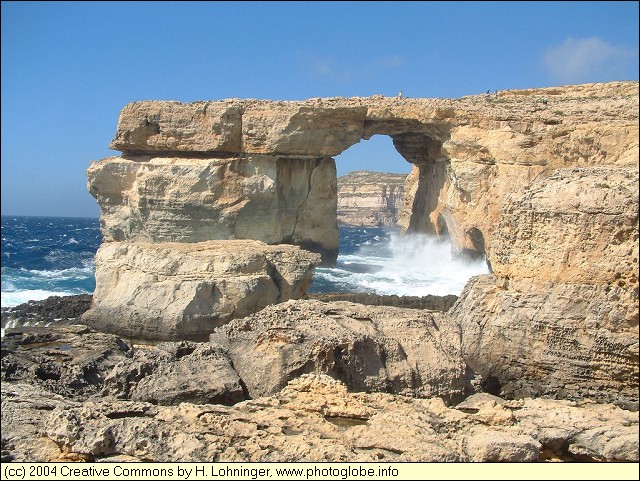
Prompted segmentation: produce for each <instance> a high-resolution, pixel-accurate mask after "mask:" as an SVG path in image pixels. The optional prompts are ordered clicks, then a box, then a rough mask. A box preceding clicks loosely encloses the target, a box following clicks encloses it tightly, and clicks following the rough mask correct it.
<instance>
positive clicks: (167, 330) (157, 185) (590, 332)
mask: <svg viewBox="0 0 640 481" xmlns="http://www.w3.org/2000/svg"><path fill="white" fill-rule="evenodd" d="M638 131H639V129H638V83H637V82H613V83H608V84H586V85H578V86H565V87H554V88H546V89H530V90H517V91H516V90H513V91H503V92H499V93H496V94H492V95H489V96H486V95H476V96H469V97H463V98H461V99H396V98H384V97H381V96H375V97H367V98H350V99H344V98H330V99H309V100H305V101H295V102H273V101H260V100H252V99H247V100H240V99H228V100H220V101H210V102H196V103H191V104H181V103H177V102H138V103H134V104H130V105H128V106H126V107H125V109H124V110H123V112H122V114H121V117H120V120H119V124H118V129H117V132H116V137H115V139H114V141H113V143H112V146H113V147H114V148H117V149H120V150H122V152H123V156H122V157H117V158H116V157H113V158H108V159H103V160H101V161H99V162H97V163H95V164H93V165H92V167H91V168H90V169H89V188H90V190H91V192H92V193H93V194H94V195H95V196H96V198H97V199H98V202H99V203H100V206H101V215H102V222H101V226H102V231H103V234H104V237H105V240H106V241H107V242H108V243H112V244H113V246H109V247H105V249H104V250H102V252H103V253H104V254H101V257H99V262H98V270H99V271H100V272H99V273H98V276H99V278H103V279H104V280H105V282H102V281H100V282H99V284H100V285H104V286H105V287H104V288H102V287H100V286H99V288H98V289H97V290H96V294H95V298H94V307H93V309H92V311H90V313H88V314H87V315H86V316H87V321H88V322H93V323H94V325H98V326H101V328H106V329H109V330H111V331H114V332H123V333H127V334H128V335H131V336H155V337H158V336H166V338H173V339H185V338H189V337H194V338H195V337H198V336H202V335H204V334H205V333H206V332H209V331H211V330H212V329H213V328H214V327H217V326H219V325H220V324H222V323H224V322H227V321H228V320H230V319H231V318H232V317H241V316H244V315H248V314H251V313H254V312H256V311H257V310H259V309H260V308H262V307H265V306H266V305H267V304H270V303H273V302H277V301H283V300H285V299H287V298H289V297H300V296H302V295H303V294H304V288H300V289H296V290H295V293H294V294H293V295H291V296H289V297H287V296H284V295H282V294H281V292H280V291H281V289H280V288H279V286H280V285H281V284H279V281H278V282H276V281H274V280H273V275H272V274H273V273H274V272H275V271H278V269H272V268H269V269H266V270H264V269H262V268H260V269H258V270H252V269H253V268H252V269H249V270H248V271H247V272H244V271H240V270H236V271H233V276H232V277H233V279H232V277H228V276H227V274H226V273H222V272H221V271H219V270H217V268H216V269H213V268H212V269H211V270H209V271H207V272H206V275H205V274H203V275H204V277H202V278H199V279H197V280H195V281H194V278H193V277H190V275H188V274H187V271H184V272H183V274H181V276H183V277H181V278H179V279H178V277H180V276H177V277H176V276H174V274H173V271H172V269H173V267H171V268H169V267H170V266H169V264H171V262H168V263H165V262H158V260H157V259H156V257H167V258H170V259H172V258H175V259H176V262H177V263H184V264H185V265H189V266H193V263H190V261H189V258H190V257H192V256H193V255H194V254H193V253H192V251H193V252H196V251H197V250H198V249H199V248H198V247H184V248H178V247H173V245H174V244H170V245H168V244H167V245H165V243H168V242H174V243H176V244H175V246H178V245H182V246H197V245H198V244H199V243H201V242H202V243H206V242H210V241H213V240H223V239H224V240H227V239H257V240H260V241H263V242H266V243H268V244H271V245H275V244H297V245H299V246H302V247H303V248H305V249H308V250H311V251H315V252H317V253H320V254H321V255H322V256H323V259H324V261H325V262H331V261H332V260H334V259H335V257H336V254H337V248H338V237H337V222H336V208H337V207H336V206H337V202H336V179H335V165H334V161H333V159H332V158H331V156H333V155H337V154H338V153H340V152H342V151H343V150H345V149H347V148H348V147H349V146H350V145H353V144H355V143H357V142H358V141H359V140H360V139H367V138H370V137H371V136H372V135H376V134H381V135H388V136H390V137H391V138H392V140H393V143H394V146H395V147H396V149H397V150H398V152H399V153H400V154H401V155H402V156H403V157H404V158H405V159H406V160H407V161H408V162H411V163H412V164H414V168H413V172H412V173H411V174H410V175H409V176H408V178H407V183H406V186H405V199H404V205H405V208H404V209H403V212H402V213H401V215H399V223H400V224H401V225H402V226H403V227H404V228H405V229H406V230H407V231H414V232H427V233H434V234H438V235H442V234H447V235H448V236H449V237H450V239H451V242H452V245H453V247H454V249H455V250H457V251H461V252H464V253H467V254H472V255H473V254H475V255H486V256H487V259H488V261H489V263H490V265H491V268H492V271H493V273H494V274H495V277H489V278H483V279H481V280H477V281H476V282H474V283H473V284H471V285H470V286H468V288H467V290H466V291H465V294H464V295H463V296H462V297H461V298H460V300H459V301H458V304H457V305H456V307H455V308H454V309H453V310H452V311H451V312H450V314H451V315H452V316H453V317H454V318H455V319H456V320H457V322H459V323H460V326H461V327H460V332H461V333H462V338H463V341H462V342H463V354H464V356H465V359H466V361H467V362H468V363H469V365H470V366H471V367H472V368H473V369H474V370H475V371H476V372H477V373H479V374H480V375H481V376H483V378H484V382H485V383H488V384H487V385H489V384H492V383H493V384H495V386H497V387H496V389H497V390H498V392H499V391H500V388H499V387H500V386H501V388H502V390H503V391H504V393H505V395H509V396H520V395H527V394H536V395H537V394H543V393H544V394H547V395H552V396H555V397H567V398H574V397H581V396H594V397H595V398H597V399H599V400H603V401H611V402H618V403H620V404H622V405H626V406H630V407H633V406H635V405H637V401H638V397H637V392H636V393H635V394H634V390H635V389H636V388H637V366H636V367H634V365H635V363H636V360H637V355H638V352H637V351H638V350H637V337H638V331H637V329H638V293H637V290H638V281H637V270H638V245H637V241H638V238H637V235H638V234H637V233H638V209H637V207H638V197H637V188H636V185H637V180H638V176H637V169H638ZM136 246H137V247H136ZM190 249H192V250H190ZM261 249H262V248H259V249H258V250H257V252H263V251H262V250H261ZM127 250H130V251H131V252H136V253H137V254H136V256H137V257H136V258H138V259H145V260H144V262H142V261H140V262H137V263H136V262H134V259H133V258H131V259H129V258H128V257H127V256H125V255H124V254H122V252H124V251H127ZM174 251H175V252H180V254H173V253H172V254H168V253H169V252H174ZM145 252H147V254H145ZM107 253H108V255H107ZM121 255H122V256H123V257H122V260H123V261H122V263H121V264H118V263H119V262H120V261H119V260H117V259H118V257H119V256H121ZM208 255H209V254H206V255H205V257H206V256H208ZM234 255H235V254H234ZM243 255H249V254H248V253H247V252H243ZM257 255H258V256H259V257H260V256H262V257H261V258H264V256H263V254H257ZM416 255H419V253H416ZM112 256H113V257H114V261H113V263H112V264H110V261H109V258H110V257H112ZM176 256H177V257H176ZM125 258H126V262H124V259H125ZM241 258H242V256H240V258H238V260H237V262H238V264H243V262H244V261H242V260H241ZM101 259H102V260H101ZM177 259H179V262H178V261H177ZM233 262H236V260H234V261H233ZM146 264H148V265H146ZM165 264H166V265H165ZM205 264H206V262H205ZM267 264H269V263H267V262H266V261H264V262H262V264H261V265H264V266H267ZM312 264H313V262H312V261H311V260H305V261H303V262H301V266H302V267H304V269H307V270H306V271H305V273H303V272H302V270H304V269H302V270H301V271H299V273H298V274H297V275H296V276H297V277H296V276H294V277H295V278H296V279H298V280H296V281H291V282H293V284H292V285H294V284H295V283H296V282H298V281H299V280H300V279H307V278H308V276H309V275H310V274H309V270H308V269H310V267H311V266H312ZM101 265H103V266H105V267H104V271H101V269H103V268H102V267H100V266H101ZM129 265H132V266H134V268H132V269H130V268H129V267H128V266H129ZM176 265H177V264H176ZM106 266H110V267H106ZM190 269H192V270H193V269H195V270H196V271H197V272H203V271H202V270H198V269H197V268H196V267H195V266H194V267H193V268H192V267H190ZM109 272H111V273H113V274H115V273H118V274H117V275H118V276H121V277H122V278H123V279H125V278H127V282H126V283H125V282H123V283H121V285H122V286H124V285H125V284H129V285H130V286H135V287H134V289H133V290H132V291H128V292H126V293H125V292H124V291H120V290H119V289H121V288H120V287H118V288H116V286H117V284H118V282H117V279H116V276H115V275H113V276H112V274H109ZM278 272H279V271H278ZM110 276H111V277H110ZM252 276H254V277H252ZM255 276H257V277H259V278H260V279H262V280H260V281H258V280H256V279H255ZM276 277H278V276H276ZM279 278H280V277H278V279H279ZM176 279H177V280H176ZM248 279H252V280H251V282H249V281H248ZM193 282H195V283H193ZM287 282H289V281H287ZM178 284H179V285H180V286H183V287H184V288H182V287H181V289H180V290H176V289H175V287H176V285H178ZM219 284H223V285H224V286H225V287H224V289H222V288H219V289H221V290H220V292H221V293H222V294H220V295H218V294H216V295H217V296H218V297H216V295H213V294H211V293H212V286H213V285H216V286H218V285H219ZM302 284H304V282H302ZM296 285H297V284H296ZM107 286H110V287H107ZM227 288H228V289H229V291H228V293H227V291H226V290H225V289H227ZM258 292H259V294H258ZM115 293H117V295H116V294H115ZM203 293H204V294H203ZM122 299H125V302H122ZM168 300H175V301H176V302H169V301H168ZM126 303H129V304H130V305H126ZM92 315H93V316H97V317H94V318H93V321H92V320H91V319H92V318H91V316H92ZM167 319H169V320H167ZM141 326H144V327H141ZM323 329H324V328H323ZM532 329H536V330H535V331H532ZM356 331H357V330H356ZM357 332H359V331H357ZM159 333H161V334H159ZM358 335H359V334H358ZM356 337H357V336H356ZM340 342H342V341H340ZM349 342H350V341H349ZM380 352H381V351H380ZM313 362H314V363H315V362H316V361H313ZM314 366H315V364H314ZM278 369H280V368H278ZM305 369H306V368H305ZM279 383H280V384H278V385H282V381H279ZM276 384H277V383H276ZM495 386H494V387H495Z"/></svg>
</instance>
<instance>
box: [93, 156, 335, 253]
mask: <svg viewBox="0 0 640 481" xmlns="http://www.w3.org/2000/svg"><path fill="white" fill-rule="evenodd" d="M135 159H136V160H130V159H128V158H126V159H125V158H119V157H112V158H108V159H104V160H102V161H100V162H95V163H93V164H92V165H91V167H90V168H89V169H88V171H87V176H88V178H89V189H90V191H91V193H92V194H93V195H94V196H95V197H96V199H97V200H98V203H99V204H100V208H101V230H102V234H103V237H104V240H105V241H106V242H111V241H126V242H154V243H158V242H186V243H191V242H203V241H209V240H228V239H254V240H259V241H262V242H265V243H267V244H280V243H294V244H298V245H301V246H303V247H305V248H307V249H310V250H313V251H315V252H320V253H322V254H323V255H324V256H325V257H326V258H327V259H335V256H336V255H337V249H338V239H337V224H336V220H335V209H336V207H335V202H336V201H335V196H336V180H335V179H336V173H335V164H334V162H333V160H332V159H330V158H313V159H306V158H302V159H300V158H296V159H289V158H282V157H277V156H268V155H255V156H249V157H246V156H244V157H234V158H223V159H218V158H214V159H202V158H195V159H194V158H175V157H153V158H145V161H144V162H142V161H140V158H139V157H136V158H135Z"/></svg>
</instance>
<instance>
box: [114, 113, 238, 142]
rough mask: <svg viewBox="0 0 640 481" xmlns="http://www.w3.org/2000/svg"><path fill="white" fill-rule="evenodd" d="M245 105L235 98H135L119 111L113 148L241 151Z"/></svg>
mask: <svg viewBox="0 0 640 481" xmlns="http://www.w3.org/2000/svg"><path fill="white" fill-rule="evenodd" d="M241 139H242V108H241V107H240V106H238V105H235V104H234V103H233V102H193V103H189V104H183V103H180V102H167V101H163V102H152V101H146V102H132V103H130V104H127V106H126V107H125V108H124V109H122V112H120V117H119V118H118V129H117V130H116V135H115V137H114V139H113V140H112V141H111V145H110V146H109V147H110V148H112V149H114V150H121V151H123V152H128V153H141V152H150V153H152V152H220V153H233V154H239V153H240V152H241Z"/></svg>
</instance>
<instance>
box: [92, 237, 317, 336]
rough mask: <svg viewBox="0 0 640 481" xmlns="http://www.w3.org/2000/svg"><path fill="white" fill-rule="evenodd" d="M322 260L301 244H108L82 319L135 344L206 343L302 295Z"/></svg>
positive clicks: (103, 248)
mask: <svg viewBox="0 0 640 481" xmlns="http://www.w3.org/2000/svg"><path fill="white" fill-rule="evenodd" d="M319 262H320V258H319V256H318V255H317V254H312V253H310V252H307V251H304V250H302V249H300V248H298V247H296V246H289V245H275V246H269V245H266V244H264V243H262V242H259V241H248V240H235V241H209V242H197V243H191V244H189V243H158V244H149V243H130V242H109V243H103V244H102V245H101V246H100V249H99V250H98V253H97V254H96V289H95V292H94V296H93V304H92V306H91V309H89V310H88V311H87V312H85V313H84V314H83V316H82V319H83V322H86V323H87V324H89V325H91V326H94V327H96V328H98V329H100V330H103V331H106V332H115V333H118V334H120V335H122V336H126V337H130V338H135V339H161V340H162V339H166V340H170V339H204V338H206V337H207V336H208V335H209V333H210V332H211V331H213V329H214V328H215V327H216V326H220V325H221V324H223V323H225V322H228V321H229V320H230V319H233V318H237V317H243V316H246V315H248V314H251V313H253V312H256V311H257V310H260V309H262V308H263V307H265V306H268V305H270V304H274V303H276V302H282V301H286V300H288V299H291V298H297V297H300V296H302V295H303V294H304V292H305V290H306V288H307V287H308V286H309V285H310V283H311V272H312V271H311V268H312V267H313V266H314V265H316V264H317V263H319ZM123 319H127V322H123V321H122V320H123Z"/></svg>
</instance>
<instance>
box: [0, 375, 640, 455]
mask: <svg viewBox="0 0 640 481" xmlns="http://www.w3.org/2000/svg"><path fill="white" fill-rule="evenodd" d="M2 393H3V402H2V408H3V409H2V416H3V456H4V457H5V458H6V459H13V460H16V461H69V460H90V461H109V460H123V459H127V460H130V461H136V460H139V461H163V462H171V461H182V462H188V461H190V462H211V461H217V462H234V461H245V462H247V461H253V462H294V461H316V462H317V461H321V460H322V461H341V462H346V461H354V462H366V461H377V462H380V461H382V462H403V461H413V462H429V461H431V462H447V461H506V462H517V461H541V460H580V461H585V460H598V461H629V462H633V461H637V460H638V434H637V433H638V413H631V412H629V411H624V410H622V409H620V408H618V407H615V406H613V405H610V404H594V403H589V402H585V403H570V402H567V401H554V400H543V399H536V400H532V399H525V400H520V401H507V402H502V403H497V402H495V401H491V400H489V401H485V402H482V401H481V402H477V403H474V405H475V408H474V409H469V408H464V409H461V410H459V409H456V408H448V407H446V406H445V405H444V404H443V402H442V400H440V399H410V398H406V397H402V396H397V395H391V394H382V393H349V392H348V391H347V389H346V387H345V386H344V385H343V384H341V383H339V382H337V381H335V380H333V379H331V378H328V377H326V376H310V375H306V376H302V377H300V378H298V379H296V380H295V381H292V382H291V383H290V384H289V385H288V386H287V387H286V388H285V389H283V390H282V391H281V392H280V393H278V394H277V395H275V396H272V397H263V398H260V399H255V400H251V401H245V402H242V403H239V404H236V405H235V406H233V407H228V406H222V405H212V404H206V405H193V404H188V403H183V404H180V405H179V406H155V405H153V404H150V403H144V402H133V401H109V400H104V401H89V402H85V403H84V404H80V403H77V402H74V401H65V400H63V399H61V398H59V397H56V396H51V395H50V394H48V393H46V392H38V391H36V390H34V389H33V388H32V387H29V386H26V385H23V384H15V383H3V385H2ZM550 413H553V415H550ZM5 420H6V423H5ZM40 433H43V434H44V436H42V435H40Z"/></svg>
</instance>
